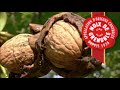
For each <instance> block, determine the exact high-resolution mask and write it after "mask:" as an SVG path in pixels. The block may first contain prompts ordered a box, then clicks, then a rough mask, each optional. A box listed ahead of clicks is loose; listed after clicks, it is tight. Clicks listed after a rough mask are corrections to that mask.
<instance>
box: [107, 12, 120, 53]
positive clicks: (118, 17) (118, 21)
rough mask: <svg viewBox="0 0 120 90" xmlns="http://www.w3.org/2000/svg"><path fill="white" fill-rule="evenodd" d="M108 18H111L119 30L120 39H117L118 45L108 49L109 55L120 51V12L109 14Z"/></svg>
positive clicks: (119, 36)
mask: <svg viewBox="0 0 120 90" xmlns="http://www.w3.org/2000/svg"><path fill="white" fill-rule="evenodd" d="M106 16H107V17H109V18H110V19H111V20H112V21H113V23H114V24H115V26H116V27H117V28H118V37H117V38H116V43H115V45H114V46H113V47H111V48H108V49H106V52H107V53H108V52H113V51H117V50H120V12H107V13H106Z"/></svg>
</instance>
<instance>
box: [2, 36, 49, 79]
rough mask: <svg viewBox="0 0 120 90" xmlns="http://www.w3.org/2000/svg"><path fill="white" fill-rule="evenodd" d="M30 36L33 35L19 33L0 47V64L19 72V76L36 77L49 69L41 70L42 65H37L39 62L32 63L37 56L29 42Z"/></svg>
mask: <svg viewBox="0 0 120 90" xmlns="http://www.w3.org/2000/svg"><path fill="white" fill-rule="evenodd" d="M32 37H35V36H33V35H32V34H19V35H16V36H14V37H13V38H11V39H9V40H8V41H6V42H5V43H4V44H3V45H2V46H1V48H0V64H1V65H3V66H4V67H6V68H7V69H8V70H9V71H10V72H12V73H16V74H20V77H37V76H43V75H45V74H47V73H48V72H49V71H50V69H49V68H47V69H46V68H45V69H46V71H42V68H43V67H44V66H42V65H41V66H39V62H37V64H33V63H35V62H36V59H37V58H36V52H35V51H34V50H33V49H32V48H31V46H30V42H29V39H30V38H32ZM35 40H36V39H33V40H32V39H30V41H32V43H35ZM39 61H40V60H39ZM45 67H47V66H45ZM40 71H42V72H40ZM41 73H42V74H41Z"/></svg>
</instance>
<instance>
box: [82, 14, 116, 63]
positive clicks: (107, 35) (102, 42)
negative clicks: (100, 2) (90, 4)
mask: <svg viewBox="0 0 120 90" xmlns="http://www.w3.org/2000/svg"><path fill="white" fill-rule="evenodd" d="M117 35H118V30H117V28H116V26H115V25H114V24H113V23H112V21H111V20H110V19H109V18H108V17H107V16H105V12H92V13H91V18H88V19H86V20H85V21H84V26H83V28H82V36H83V39H84V40H85V42H86V44H87V45H88V46H90V47H91V55H92V56H93V57H95V58H96V59H98V60H100V61H101V62H102V63H105V49H106V48H110V47H112V46H113V45H114V44H115V39H116V37H117Z"/></svg>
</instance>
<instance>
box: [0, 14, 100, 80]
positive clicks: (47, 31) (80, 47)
mask: <svg viewBox="0 0 120 90" xmlns="http://www.w3.org/2000/svg"><path fill="white" fill-rule="evenodd" d="M83 22H84V18H83V17H81V16H79V15H77V14H74V13H70V12H63V13H59V14H56V15H53V16H52V17H51V18H49V19H48V21H46V23H45V24H44V25H43V26H42V25H41V26H40V25H39V26H36V25H37V24H30V27H32V29H31V30H33V29H34V30H33V31H32V32H33V35H32V34H19V35H16V36H15V37H13V38H11V39H10V40H8V41H7V42H5V43H4V44H3V45H2V46H1V48H0V64H1V65H3V66H4V67H6V68H7V69H8V70H9V71H10V72H12V73H15V74H20V75H18V77H40V76H44V75H46V74H47V73H48V72H49V71H50V70H54V71H55V72H56V73H58V74H59V75H61V76H63V77H71V78H72V77H84V76H86V75H88V74H89V73H91V71H93V70H95V69H96V68H98V67H99V66H101V63H100V62H99V61H98V60H96V59H95V58H93V57H91V56H90V55H89V54H88V53H87V52H89V51H90V48H88V46H87V45H86V43H85V42H84V40H83V39H82V35H81V32H82V26H83ZM38 27H39V28H38Z"/></svg>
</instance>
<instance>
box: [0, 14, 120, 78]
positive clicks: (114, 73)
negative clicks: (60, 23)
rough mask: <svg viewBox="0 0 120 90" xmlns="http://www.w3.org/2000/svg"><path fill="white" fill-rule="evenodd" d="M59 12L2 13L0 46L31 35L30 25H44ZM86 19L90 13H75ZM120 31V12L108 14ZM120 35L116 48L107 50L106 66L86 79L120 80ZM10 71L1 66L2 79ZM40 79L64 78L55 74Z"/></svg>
mask: <svg viewBox="0 0 120 90" xmlns="http://www.w3.org/2000/svg"><path fill="white" fill-rule="evenodd" d="M57 13H59V12H0V46H1V45H2V44H3V43H4V42H5V41H6V40H8V39H10V38H11V37H13V36H15V35H17V34H20V33H30V31H29V23H36V24H44V23H45V22H46V21H47V20H48V18H50V17H51V16H52V15H54V14H57ZM74 13H76V14H78V15H81V16H82V17H84V18H88V17H91V15H90V12H74ZM106 16H108V17H109V18H110V19H111V20H112V21H113V23H114V24H115V25H116V27H117V28H118V30H119V29H120V12H106ZM119 34H120V32H119ZM119 44H120V35H118V37H117V39H116V44H115V46H114V47H112V48H109V49H107V50H106V66H105V68H104V69H102V70H99V71H95V72H93V73H91V74H90V75H88V76H87V77H85V78H120V45H119ZM8 74H9V71H7V69H6V68H4V67H3V66H1V65H0V78H8ZM40 78H62V77H60V76H59V75H57V74H56V73H55V72H53V71H51V72H50V73H49V74H47V75H45V76H43V77H40Z"/></svg>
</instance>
